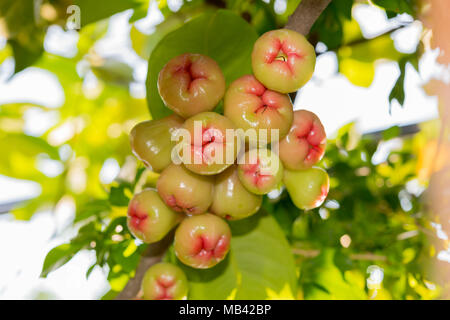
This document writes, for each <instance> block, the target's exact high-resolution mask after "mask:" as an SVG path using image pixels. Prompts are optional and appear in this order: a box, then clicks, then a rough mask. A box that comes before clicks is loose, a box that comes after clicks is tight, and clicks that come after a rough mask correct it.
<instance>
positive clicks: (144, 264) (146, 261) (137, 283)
mask: <svg viewBox="0 0 450 320" xmlns="http://www.w3.org/2000/svg"><path fill="white" fill-rule="evenodd" d="M174 234H175V231H174V230H172V231H171V232H170V233H169V234H168V235H167V236H166V237H165V238H164V239H162V240H161V241H159V242H156V243H152V244H150V245H149V247H148V248H147V250H146V251H145V253H144V254H143V255H142V257H141V260H140V261H139V265H138V267H137V268H136V274H135V276H134V278H131V279H130V280H129V281H128V283H127V284H126V286H125V288H124V289H123V290H122V291H121V292H120V293H119V294H118V295H117V297H116V298H115V299H116V300H130V299H134V298H136V297H137V295H138V294H139V291H140V290H141V282H142V278H143V277H144V274H145V272H146V271H147V269H148V268H150V267H151V266H152V265H154V264H156V263H158V262H161V259H162V258H163V256H164V253H165V252H166V251H167V248H169V246H170V245H171V243H172V241H173V237H174Z"/></svg>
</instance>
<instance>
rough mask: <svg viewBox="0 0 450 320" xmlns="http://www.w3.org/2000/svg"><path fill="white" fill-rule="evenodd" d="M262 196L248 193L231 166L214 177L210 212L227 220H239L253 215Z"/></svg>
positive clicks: (235, 170)
mask: <svg viewBox="0 0 450 320" xmlns="http://www.w3.org/2000/svg"><path fill="white" fill-rule="evenodd" d="M261 203H262V196H260V195H256V194H254V193H251V192H249V191H248V190H247V189H246V188H245V187H244V186H243V185H242V183H241V181H240V179H239V175H238V169H237V166H235V165H234V166H231V167H230V168H228V169H227V170H225V171H224V172H222V173H221V174H219V175H218V176H217V177H216V181H215V184H214V195H213V202H212V205H211V208H210V211H211V212H212V213H214V214H215V215H218V216H220V217H222V218H224V219H227V220H239V219H244V218H247V217H249V216H251V215H253V214H255V213H256V212H257V211H258V210H259V208H260V207H261Z"/></svg>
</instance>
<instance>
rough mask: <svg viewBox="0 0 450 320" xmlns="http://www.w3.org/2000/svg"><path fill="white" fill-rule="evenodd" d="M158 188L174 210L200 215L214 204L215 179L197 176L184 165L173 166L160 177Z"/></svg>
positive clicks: (157, 183)
mask: <svg viewBox="0 0 450 320" xmlns="http://www.w3.org/2000/svg"><path fill="white" fill-rule="evenodd" d="M156 187H157V189H158V193H159V195H160V196H161V198H162V199H163V200H164V202H165V203H166V204H167V205H168V206H169V207H170V208H171V209H172V210H174V211H177V212H185V213H186V214H200V213H204V212H206V211H207V210H208V208H209V206H210V205H211V203H212V199H213V188H214V178H213V177H209V176H201V175H198V174H195V173H193V172H191V171H189V170H187V169H186V168H185V167H184V166H183V165H176V164H171V165H170V166H168V167H167V168H166V169H164V171H163V172H162V173H161V175H160V176H159V178H158V181H157V182H156Z"/></svg>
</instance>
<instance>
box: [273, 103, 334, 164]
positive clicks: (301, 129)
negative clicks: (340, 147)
mask: <svg viewBox="0 0 450 320" xmlns="http://www.w3.org/2000/svg"><path fill="white" fill-rule="evenodd" d="M326 143H327V135H326V133H325V129H324V127H323V125H322V123H321V122H320V119H319V118H318V117H317V116H316V115H315V114H314V113H312V112H310V111H306V110H297V111H295V112H294V122H293V124H292V127H291V129H290V130H289V133H288V134H287V136H286V137H285V138H284V139H283V140H281V141H280V145H279V156H280V159H281V162H283V165H284V166H285V168H287V169H290V170H302V169H308V168H311V167H312V166H313V165H315V164H316V163H317V162H319V161H320V160H321V159H322V157H323V155H324V153H325V147H326Z"/></svg>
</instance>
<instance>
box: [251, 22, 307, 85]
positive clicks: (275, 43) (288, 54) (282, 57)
mask: <svg viewBox="0 0 450 320" xmlns="http://www.w3.org/2000/svg"><path fill="white" fill-rule="evenodd" d="M315 64H316V53H315V51H314V47H313V46H312V45H311V44H310V43H309V42H308V40H306V38H305V37H304V36H303V35H301V34H300V33H298V32H295V31H293V30H288V29H279V30H272V31H269V32H266V33H264V34H263V35H262V36H261V37H259V39H258V40H256V42H255V45H254V47H253V52H252V67H253V73H254V74H255V77H256V78H257V79H258V80H259V81H261V82H262V83H263V84H264V85H265V86H266V87H267V88H269V89H271V90H275V91H278V92H282V93H289V92H295V91H297V90H298V89H300V88H301V87H302V86H303V85H305V83H307V82H308V81H309V79H311V77H312V74H313V72H314V67H315Z"/></svg>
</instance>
